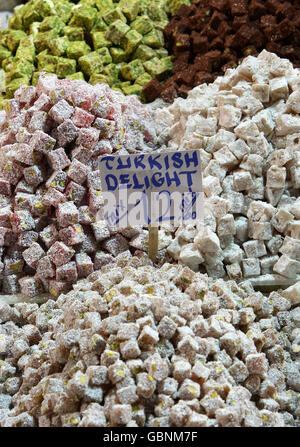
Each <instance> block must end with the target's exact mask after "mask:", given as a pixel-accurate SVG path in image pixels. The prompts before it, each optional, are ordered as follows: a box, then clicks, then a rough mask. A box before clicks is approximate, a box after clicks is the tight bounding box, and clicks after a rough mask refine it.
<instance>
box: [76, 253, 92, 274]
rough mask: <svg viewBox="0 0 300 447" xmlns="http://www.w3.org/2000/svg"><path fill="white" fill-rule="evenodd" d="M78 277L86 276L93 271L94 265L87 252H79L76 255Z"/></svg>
mask: <svg viewBox="0 0 300 447" xmlns="http://www.w3.org/2000/svg"><path fill="white" fill-rule="evenodd" d="M75 261H76V266H77V272H78V278H86V277H87V276H88V275H89V274H90V273H93V271H94V266H93V262H92V260H91V258H90V257H89V256H88V255H87V254H86V253H77V254H76V256H75Z"/></svg>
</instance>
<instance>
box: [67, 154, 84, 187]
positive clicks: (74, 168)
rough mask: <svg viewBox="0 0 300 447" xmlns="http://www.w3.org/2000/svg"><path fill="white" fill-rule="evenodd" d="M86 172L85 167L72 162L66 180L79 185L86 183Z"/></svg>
mask: <svg viewBox="0 0 300 447" xmlns="http://www.w3.org/2000/svg"><path fill="white" fill-rule="evenodd" d="M88 172H89V169H88V167H87V166H85V165H84V164H83V163H81V162H80V161H78V160H73V161H72V163H71V166H70V167H69V169H68V178H70V179H71V180H73V181H74V182H76V183H78V184H80V185H81V184H82V183H84V182H85V181H86V177H87V174H88Z"/></svg>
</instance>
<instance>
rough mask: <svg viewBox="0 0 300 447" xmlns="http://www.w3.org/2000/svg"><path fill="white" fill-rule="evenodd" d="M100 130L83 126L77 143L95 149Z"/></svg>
mask: <svg viewBox="0 0 300 447" xmlns="http://www.w3.org/2000/svg"><path fill="white" fill-rule="evenodd" d="M99 135H100V130H99V129H95V128H92V127H91V128H89V129H86V128H81V129H80V130H79V132H78V137H77V140H76V143H77V144H78V145H79V146H83V147H86V148H87V149H89V150H93V148H94V146H95V145H96V143H97V141H98V140H99Z"/></svg>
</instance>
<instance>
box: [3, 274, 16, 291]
mask: <svg viewBox="0 0 300 447" xmlns="http://www.w3.org/2000/svg"><path fill="white" fill-rule="evenodd" d="M2 291H3V292H4V293H10V294H13V293H18V292H20V284H19V281H18V276H17V275H9V276H4V278H3V282H2Z"/></svg>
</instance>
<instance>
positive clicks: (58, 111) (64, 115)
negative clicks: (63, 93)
mask: <svg viewBox="0 0 300 447" xmlns="http://www.w3.org/2000/svg"><path fill="white" fill-rule="evenodd" d="M73 112H74V107H72V106H70V104H69V103H68V102H67V101H66V100H65V99H62V100H60V101H58V102H57V103H56V104H54V106H53V107H51V109H50V110H49V116H50V117H51V118H52V119H53V120H54V121H55V122H56V123H60V124H61V123H62V122H64V121H65V120H67V119H68V118H70V116H71V115H72V114H73Z"/></svg>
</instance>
